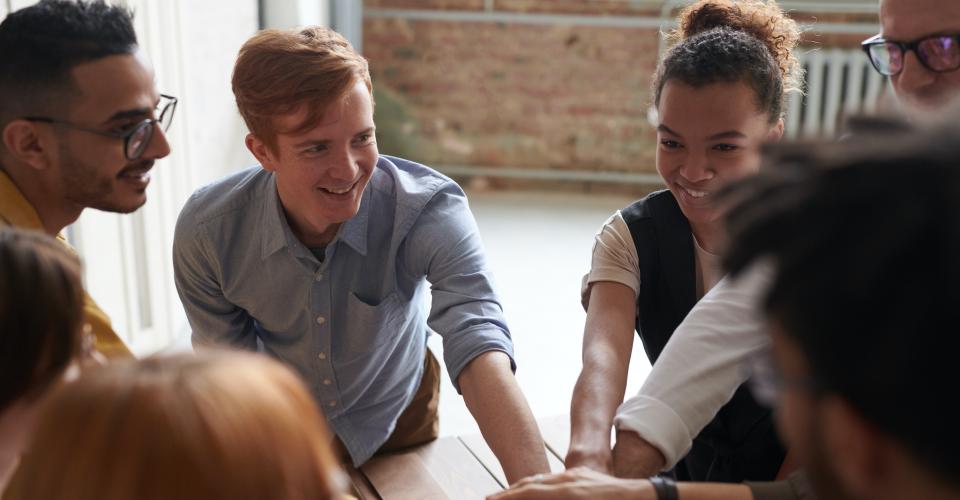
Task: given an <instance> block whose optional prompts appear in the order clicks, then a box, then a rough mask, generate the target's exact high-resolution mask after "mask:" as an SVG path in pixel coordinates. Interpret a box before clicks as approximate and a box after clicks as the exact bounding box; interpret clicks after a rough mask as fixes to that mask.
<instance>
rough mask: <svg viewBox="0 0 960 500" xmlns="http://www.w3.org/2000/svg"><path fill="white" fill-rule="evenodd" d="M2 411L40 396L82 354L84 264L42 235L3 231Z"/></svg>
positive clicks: (0, 284)
mask: <svg viewBox="0 0 960 500" xmlns="http://www.w3.org/2000/svg"><path fill="white" fill-rule="evenodd" d="M0 276H2V277H3V279H0V411H3V410H5V409H6V408H8V407H9V405H11V404H12V403H14V402H15V401H18V400H20V399H21V398H24V397H31V396H33V395H35V394H40V393H42V392H44V391H45V390H46V388H47V387H48V386H49V385H50V384H52V383H53V382H55V381H57V380H58V379H59V377H60V376H61V375H62V374H63V371H64V370H65V369H66V368H67V366H69V364H70V362H71V361H73V360H75V359H78V357H79V355H80V352H81V346H82V341H81V335H82V333H81V332H82V327H83V299H84V293H83V285H82V282H81V279H80V261H79V260H78V259H77V257H76V255H73V254H71V253H70V251H69V250H68V249H67V248H66V246H64V245H63V244H62V243H60V242H59V241H57V240H55V239H53V238H51V237H50V236H47V235H46V234H43V233H41V232H39V231H28V230H23V229H16V228H11V227H6V228H2V229H0Z"/></svg>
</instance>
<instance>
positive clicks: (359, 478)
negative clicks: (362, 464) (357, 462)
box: [344, 464, 382, 500]
mask: <svg viewBox="0 0 960 500" xmlns="http://www.w3.org/2000/svg"><path fill="white" fill-rule="evenodd" d="M344 471H345V472H346V473H347V478H348V479H349V480H350V486H351V487H352V489H353V491H352V492H351V493H352V494H354V495H356V497H357V498H358V499H360V500H382V499H381V498H380V495H378V494H377V492H376V490H374V489H373V485H372V484H370V481H369V480H367V478H366V476H364V475H363V473H362V472H360V470H359V469H356V468H354V467H353V466H352V465H349V464H348V465H345V466H344Z"/></svg>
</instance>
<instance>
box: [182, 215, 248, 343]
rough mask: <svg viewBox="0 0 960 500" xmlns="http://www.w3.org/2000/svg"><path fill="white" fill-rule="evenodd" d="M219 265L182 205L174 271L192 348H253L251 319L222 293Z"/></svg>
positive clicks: (200, 230) (200, 231) (210, 248)
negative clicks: (190, 333) (190, 332)
mask: <svg viewBox="0 0 960 500" xmlns="http://www.w3.org/2000/svg"><path fill="white" fill-rule="evenodd" d="M188 207H189V204H188ZM219 267H220V266H219V265H218V262H217V258H216V255H215V253H214V252H213V251H212V247H211V245H210V244H209V241H207V238H206V236H205V235H204V234H203V232H202V226H201V225H199V224H196V223H195V222H194V221H193V219H192V218H191V216H190V214H189V213H188V208H185V209H184V212H183V213H181V215H180V218H179V219H178V220H177V227H176V232H175V233H174V240H173V274H174V282H175V284H176V287H177V293H178V294H179V295H180V301H181V302H182V303H183V309H184V311H185V312H186V314H187V319H188V320H189V322H190V328H191V329H192V331H193V334H192V342H193V345H194V347H202V346H206V345H211V344H219V345H229V346H233V347H239V348H244V349H256V346H257V340H256V333H255V330H254V323H253V320H252V319H251V318H250V316H249V315H248V314H247V312H246V311H244V310H243V309H241V308H239V307H237V306H236V305H235V304H233V303H231V302H230V301H228V300H227V299H226V298H225V297H224V296H223V290H222V288H221V286H220V279H219V278H218V276H219V273H218V272H217V270H218V269H219Z"/></svg>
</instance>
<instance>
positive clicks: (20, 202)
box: [0, 170, 43, 230]
mask: <svg viewBox="0 0 960 500" xmlns="http://www.w3.org/2000/svg"><path fill="white" fill-rule="evenodd" d="M0 220H2V221H3V222H4V223H6V224H9V225H11V226H17V227H23V228H27V229H39V230H43V222H42V221H41V220H40V215H39V214H37V211H36V209H34V208H33V205H31V204H30V202H29V201H27V199H26V198H24V196H23V193H21V192H20V190H19V189H18V188H17V185H16V184H14V183H13V180H11V179H10V177H9V176H7V173H6V172H4V171H2V170H0Z"/></svg>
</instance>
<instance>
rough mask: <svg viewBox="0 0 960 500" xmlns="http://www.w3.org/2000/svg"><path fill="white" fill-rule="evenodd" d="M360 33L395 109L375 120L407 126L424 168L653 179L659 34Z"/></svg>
mask: <svg viewBox="0 0 960 500" xmlns="http://www.w3.org/2000/svg"><path fill="white" fill-rule="evenodd" d="M364 33H365V39H364V47H365V52H366V54H365V55H366V56H367V57H368V58H369V59H370V64H371V69H372V72H373V78H374V85H375V86H376V87H377V89H378V95H377V99H378V106H380V104H381V103H383V102H386V101H390V102H391V104H390V106H387V107H381V108H378V120H380V119H382V118H386V119H388V120H394V117H388V116H387V115H388V114H391V113H394V114H400V115H402V116H404V117H406V118H405V119H402V120H400V121H404V123H406V125H405V130H407V131H416V132H417V133H418V134H419V135H418V141H417V144H418V150H417V151H415V152H413V153H415V155H416V158H417V159H419V160H422V161H425V162H428V163H452V164H461V163H466V164H481V165H490V166H497V165H504V166H522V167H533V168H544V167H554V168H574V169H581V168H602V169H613V170H623V171H651V169H652V161H651V159H652V156H651V148H650V147H649V146H650V143H651V134H650V130H649V126H648V125H647V122H646V109H647V105H648V102H649V96H648V88H647V87H648V86H649V82H648V78H649V75H650V74H651V73H652V72H653V70H654V69H655V66H656V57H657V43H658V37H657V33H656V31H655V30H650V29H609V28H598V27H583V26H543V25H524V24H509V25H508V24H497V23H447V22H433V21H404V20H386V19H372V20H367V22H366V23H365V26H364ZM414 53H416V54H418V56H417V58H415V59H411V58H410V56H411V54H414ZM380 129H381V130H382V131H383V135H388V134H395V133H397V131H388V130H384V127H383V125H382V124H381V125H380ZM405 135H406V134H402V133H399V134H397V137H395V138H386V137H381V143H382V145H383V143H384V142H386V144H387V145H390V144H391V143H395V142H402V140H403V136H405ZM385 152H387V151H385Z"/></svg>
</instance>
